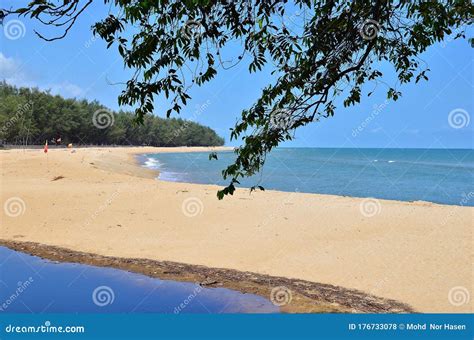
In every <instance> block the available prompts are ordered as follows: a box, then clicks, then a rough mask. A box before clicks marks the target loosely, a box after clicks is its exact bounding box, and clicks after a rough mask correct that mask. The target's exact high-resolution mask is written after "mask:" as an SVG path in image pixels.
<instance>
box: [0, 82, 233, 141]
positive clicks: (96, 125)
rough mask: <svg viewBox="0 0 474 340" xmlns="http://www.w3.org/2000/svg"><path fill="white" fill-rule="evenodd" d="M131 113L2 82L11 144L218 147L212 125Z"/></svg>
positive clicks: (0, 108)
mask: <svg viewBox="0 0 474 340" xmlns="http://www.w3.org/2000/svg"><path fill="white" fill-rule="evenodd" d="M134 120H135V115H134V114H133V113H131V112H124V111H120V112H113V111H111V110H109V109H107V108H106V107H104V106H103V105H101V104H100V103H98V102H97V101H93V102H88V101H86V100H76V99H64V98H62V97H60V96H53V95H51V94H50V93H48V92H42V91H39V90H38V89H28V88H16V87H14V86H10V85H8V84H6V83H5V82H3V83H0V127H1V129H0V140H1V141H3V142H4V143H8V144H43V143H44V142H45V140H51V139H55V138H56V137H61V139H62V141H63V142H64V143H74V144H95V145H113V144H115V145H152V146H183V145H186V146H218V145H223V144H224V140H223V139H222V138H221V137H219V136H218V135H217V134H216V133H215V132H214V131H213V130H212V129H210V128H208V127H205V126H202V125H200V124H197V123H195V122H192V121H186V120H183V119H176V118H170V119H164V118H159V117H156V116H153V115H148V116H147V117H145V119H144V121H143V124H141V125H137V124H136V123H135V122H134Z"/></svg>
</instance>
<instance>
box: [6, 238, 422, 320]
mask: <svg viewBox="0 0 474 340" xmlns="http://www.w3.org/2000/svg"><path fill="white" fill-rule="evenodd" d="M0 246H4V247H7V248H9V249H12V250H15V251H19V252H23V253H27V254H30V255H33V256H38V257H40V258H43V259H47V260H51V261H59V262H62V263H80V264H86V265H91V266H96V267H108V268H116V269H121V270H126V271H130V272H134V273H139V274H144V275H146V276H149V277H152V278H158V279H161V280H173V281H184V282H193V283H197V284H199V285H201V286H203V287H206V288H227V289H233V290H238V291H240V292H242V293H246V294H255V295H259V296H262V297H264V298H266V299H270V296H271V289H272V288H271V287H286V288H288V289H289V290H290V292H291V300H290V302H289V303H288V304H284V305H282V306H280V309H281V311H282V312H283V313H410V312H415V311H414V310H413V309H412V308H411V307H410V306H408V305H406V304H404V303H401V302H398V301H394V300H390V299H384V298H380V297H376V296H373V295H368V294H365V293H363V292H360V291H357V290H350V289H345V288H343V287H336V286H332V285H327V284H321V283H316V282H308V281H304V280H298V279H291V278H285V277H273V276H269V275H262V274H257V273H252V272H240V271H237V270H232V269H224V268H208V267H205V266H199V265H189V264H185V263H176V262H170V261H155V260H150V259H137V258H119V257H109V256H101V255H97V254H91V253H83V252H78V251H73V250H70V249H65V248H61V247H55V246H48V245H43V244H39V243H34V242H17V241H8V240H2V239H0Z"/></svg>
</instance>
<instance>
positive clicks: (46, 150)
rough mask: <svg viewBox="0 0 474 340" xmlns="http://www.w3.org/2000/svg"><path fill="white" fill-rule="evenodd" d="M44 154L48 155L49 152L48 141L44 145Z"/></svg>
mask: <svg viewBox="0 0 474 340" xmlns="http://www.w3.org/2000/svg"><path fill="white" fill-rule="evenodd" d="M43 151H44V153H47V152H48V141H46V143H45V144H44V149H43Z"/></svg>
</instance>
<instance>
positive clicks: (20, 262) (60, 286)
mask: <svg viewBox="0 0 474 340" xmlns="http://www.w3.org/2000/svg"><path fill="white" fill-rule="evenodd" d="M2 312H3V313H278V312H279V308H278V307H277V306H274V305H273V304H272V303H271V301H270V300H268V299H265V298H263V297H261V296H258V295H253V294H244V293H241V292H238V291H234V290H230V289H226V288H203V287H201V286H199V285H198V284H194V283H188V282H177V281H169V280H160V279H156V278H150V277H148V276H145V275H141V274H135V273H131V272H127V271H124V270H119V269H113V268H102V267H94V266H88V265H82V264H76V263H58V262H53V261H48V260H44V259H41V258H39V257H36V256H31V255H27V254H24V253H21V252H17V251H14V250H11V249H9V248H6V247H0V313H2Z"/></svg>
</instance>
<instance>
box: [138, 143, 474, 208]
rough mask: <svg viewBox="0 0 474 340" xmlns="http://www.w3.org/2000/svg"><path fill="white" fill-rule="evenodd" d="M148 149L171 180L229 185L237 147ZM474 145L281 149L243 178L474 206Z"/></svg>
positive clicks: (273, 185) (149, 160)
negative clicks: (213, 151)
mask: <svg viewBox="0 0 474 340" xmlns="http://www.w3.org/2000/svg"><path fill="white" fill-rule="evenodd" d="M208 156H209V153H208V152H199V153H191V152H189V153H166V154H165V153H163V154H149V155H145V156H144V157H143V158H142V162H143V164H144V166H146V167H149V168H153V169H158V170H159V171H160V175H159V178H160V179H163V180H167V181H177V182H190V183H202V184H218V185H225V184H227V183H228V182H227V181H224V180H223V179H222V176H221V170H222V169H224V168H225V167H226V165H228V164H230V163H231V162H232V160H233V159H234V157H235V155H234V153H233V152H220V153H218V156H219V160H217V161H216V160H212V161H210V160H209V157H208ZM473 175H474V150H467V149H466V150H459V149H443V150H441V149H330V148H324V149H319V148H279V149H276V150H275V151H273V152H272V153H271V154H269V155H268V157H267V162H266V164H265V167H264V169H263V171H262V172H261V173H260V174H258V175H257V176H253V177H252V178H250V179H244V180H242V181H241V183H242V186H244V187H250V186H252V185H255V184H259V185H262V186H264V187H265V188H266V189H274V190H281V191H290V192H293V191H299V192H309V193H320V194H333V195H344V196H354V197H375V198H383V199H394V200H402V201H417V200H422V201H429V202H435V203H441V204H454V205H466V206H467V205H468V206H474V182H473V178H474V177H473Z"/></svg>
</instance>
